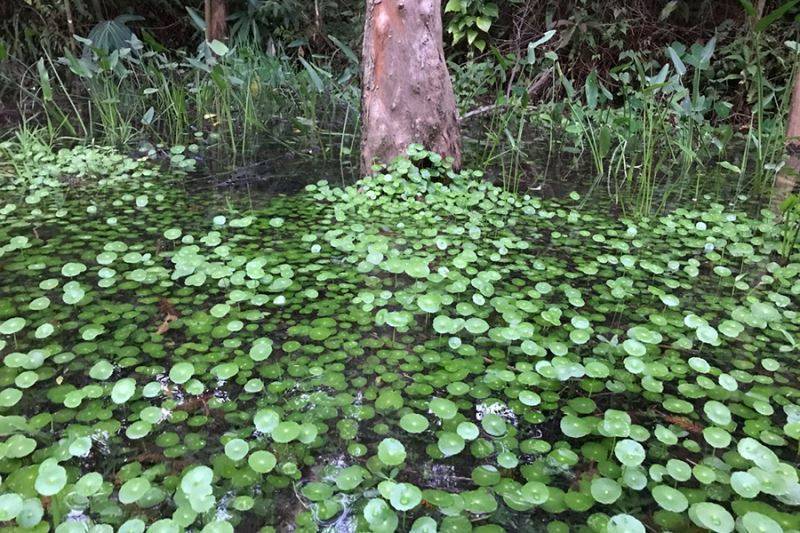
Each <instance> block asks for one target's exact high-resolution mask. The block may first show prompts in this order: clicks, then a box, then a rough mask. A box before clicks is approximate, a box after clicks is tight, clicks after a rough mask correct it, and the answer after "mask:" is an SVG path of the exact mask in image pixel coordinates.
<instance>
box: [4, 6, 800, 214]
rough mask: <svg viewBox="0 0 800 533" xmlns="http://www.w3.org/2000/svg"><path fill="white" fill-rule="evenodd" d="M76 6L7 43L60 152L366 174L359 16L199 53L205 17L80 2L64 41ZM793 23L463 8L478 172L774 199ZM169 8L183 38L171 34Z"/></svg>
mask: <svg viewBox="0 0 800 533" xmlns="http://www.w3.org/2000/svg"><path fill="white" fill-rule="evenodd" d="M278 4H280V5H278ZM540 4H541V5H540ZM556 4H557V5H556ZM661 4H664V5H661ZM62 8H63V6H51V5H39V3H38V2H32V3H31V5H30V7H28V8H26V9H20V10H17V11H15V10H13V9H12V10H11V15H10V18H9V19H8V20H7V21H6V22H5V23H4V27H5V28H7V29H8V31H7V32H6V35H7V36H6V37H4V38H3V39H2V41H0V100H2V102H3V103H4V107H5V109H0V115H2V116H10V117H16V118H17V122H22V123H23V124H24V125H25V127H27V128H38V127H43V128H44V131H45V132H46V135H47V137H48V139H47V142H49V143H52V144H57V145H67V146H69V145H72V144H74V143H81V142H90V143H100V144H106V145H112V146H115V147H118V148H125V149H140V148H142V147H144V149H145V150H147V149H150V148H151V147H157V146H159V145H163V146H175V145H180V146H189V145H192V144H196V145H197V146H199V147H200V148H201V151H202V152H203V153H204V155H203V156H202V158H203V160H204V161H213V166H214V167H215V168H214V169H213V170H220V169H223V170H230V169H232V168H235V167H237V166H241V165H248V164H256V163H258V162H259V161H261V160H263V159H265V158H267V157H268V156H269V154H267V153H265V152H267V150H265V146H267V145H268V146H270V147H274V146H275V145H278V146H280V147H281V149H282V150H284V151H287V152H291V153H293V154H295V155H296V156H297V157H310V158H313V159H323V160H333V161H338V162H339V164H340V174H341V176H342V177H343V178H344V177H345V176H346V177H348V178H349V179H351V180H354V179H355V178H357V177H358V176H357V174H358V170H357V165H356V164H355V163H356V162H357V161H358V154H357V153H356V152H357V150H358V142H357V139H358V131H359V127H360V121H359V117H360V110H359V90H358V73H359V68H360V66H359V58H358V35H359V31H360V30H359V28H360V18H359V17H360V13H361V11H360V9H361V8H360V7H359V6H356V5H354V3H352V2H348V1H340V2H323V1H321V2H314V9H315V10H316V13H315V12H314V10H312V9H311V6H308V5H299V4H298V3H294V4H291V5H290V4H285V5H284V3H276V2H270V1H264V0H261V1H256V0H253V1H248V2H231V9H232V13H231V21H230V38H229V41H228V42H227V44H223V43H221V42H216V43H206V42H204V41H203V39H202V38H201V37H199V32H200V31H201V30H202V29H203V20H202V17H201V16H199V14H198V12H197V11H196V10H195V9H194V7H192V6H189V5H186V6H184V5H183V4H182V3H181V2H176V3H175V4H174V5H172V4H170V5H168V6H167V5H163V2H159V1H156V0H153V1H151V2H146V3H142V5H141V6H140V9H141V11H142V15H143V16H144V17H145V18H144V20H142V17H138V16H137V14H136V13H130V12H129V11H126V10H125V9H122V7H121V6H120V5H118V3H115V2H111V3H109V4H108V6H106V7H103V6H100V8H99V12H97V13H94V11H98V10H96V9H93V7H92V6H91V5H89V2H82V1H78V2H76V3H75V7H74V9H75V14H76V18H77V19H79V21H80V22H81V23H80V24H78V26H76V28H75V31H76V32H77V35H79V37H76V38H72V36H69V35H67V36H65V35H63V28H61V29H59V28H58V27H57V26H53V25H54V23H55V22H56V21H59V20H61V19H59V18H58V17H59V13H61V11H62V10H63V9H62ZM185 8H188V12H187V11H186V9H185ZM176 9H177V10H178V11H175V10H176ZM796 10H797V7H796V6H795V5H794V4H793V2H791V1H789V2H766V3H764V6H763V7H762V9H761V11H760V12H759V11H758V10H757V9H756V8H755V7H753V6H752V5H751V4H750V3H749V2H722V3H719V2H717V3H715V4H714V5H711V4H710V3H709V2H698V3H692V2H683V1H670V2H666V3H664V2H661V3H659V2H652V1H648V0H630V1H626V2H622V3H620V5H618V6H616V5H615V6H610V5H607V3H604V2H591V1H588V0H578V1H574V2H569V3H555V4H554V5H550V4H549V3H547V2H543V3H536V2H510V3H505V2H501V3H499V4H494V3H492V2H488V1H484V0H469V1H468V0H458V1H455V0H454V1H452V2H448V3H447V4H446V8H445V11H446V13H445V15H446V22H447V33H448V34H449V39H448V41H449V44H448V49H447V55H448V57H449V58H450V59H451V62H450V70H451V72H452V74H453V81H454V85H455V89H456V96H457V100H458V105H459V110H460V113H461V115H462V129H463V130H464V132H465V133H466V136H467V141H468V149H467V150H465V156H466V159H467V162H468V164H469V165H470V166H473V167H476V168H484V169H486V172H487V175H488V176H490V177H491V179H493V180H495V181H496V182H497V183H502V185H503V187H504V188H505V189H507V190H515V191H516V190H524V189H536V188H540V187H542V186H547V184H548V183H549V182H559V181H568V182H581V183H583V184H586V186H585V187H584V188H592V190H595V191H606V193H607V195H608V196H609V197H610V198H612V199H613V201H614V202H615V203H617V204H618V205H619V206H620V207H621V208H622V209H623V210H624V212H625V213H626V214H627V215H631V216H646V215H650V214H654V213H658V212H660V211H662V210H664V209H665V208H666V207H668V206H671V205H675V203H676V202H678V203H679V202H681V201H686V200H690V199H693V198H699V197H701V196H702V195H704V194H713V195H715V197H716V198H717V199H718V200H719V201H727V200H729V199H730V198H735V197H736V196H737V195H739V194H745V195H747V196H749V197H752V198H760V199H764V201H766V199H767V198H768V197H769V195H770V194H771V192H772V189H773V185H774V183H775V181H776V177H777V176H778V175H779V174H780V173H781V172H783V171H784V170H785V169H786V166H785V163H786V158H785V155H786V154H785V150H784V146H785V143H786V141H787V139H786V138H785V133H786V117H787V111H788V108H789V105H790V97H791V87H792V80H793V78H794V75H795V72H796V71H797V69H798V51H799V50H798V46H797V26H796V24H794V25H793V24H792V23H791V20H792V18H793V17H796V16H797V13H796ZM155 13H162V15H163V16H164V17H165V18H166V20H165V21H172V22H171V24H169V25H167V26H165V27H167V28H174V31H170V32H163V31H156V30H157V29H159V28H160V26H156V25H155V20H153V17H154V16H155V15H154V14H155ZM62 14H63V13H62ZM46 15H49V16H51V17H52V20H50V19H48V18H47V17H46ZM117 15H120V16H117ZM104 16H105V17H108V18H109V20H99V18H102V17H104ZM112 17H113V18H112ZM324 21H328V22H329V24H328V25H325V24H323V22H324ZM303 28H305V30H304V29H303ZM198 43H199V44H198ZM0 118H2V117H0ZM12 122H13V121H12ZM15 125H16V124H15ZM206 152H207V153H206Z"/></svg>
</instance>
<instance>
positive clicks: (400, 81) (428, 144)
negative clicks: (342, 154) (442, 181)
mask: <svg viewBox="0 0 800 533" xmlns="http://www.w3.org/2000/svg"><path fill="white" fill-rule="evenodd" d="M362 54H363V60H362V64H363V73H362V84H363V88H362V96H361V112H362V124H363V125H362V131H361V170H362V173H363V174H368V173H369V172H370V168H371V166H372V164H373V163H376V162H377V163H388V162H389V161H390V160H391V159H393V158H394V157H396V156H398V155H400V154H403V153H405V151H406V148H407V147H408V145H409V144H412V143H419V144H421V145H423V146H424V147H425V148H426V149H428V150H431V151H434V152H438V153H440V154H441V155H443V156H450V157H452V158H453V159H454V166H455V167H456V168H458V167H460V165H461V136H460V132H459V127H458V111H457V110H456V101H455V96H454V95H453V85H452V83H451V81H450V74H449V73H448V72H447V64H446V63H445V60H444V48H443V44H442V6H441V0H367V11H366V20H365V23H364V44H363V51H362Z"/></svg>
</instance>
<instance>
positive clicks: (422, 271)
mask: <svg viewBox="0 0 800 533" xmlns="http://www.w3.org/2000/svg"><path fill="white" fill-rule="evenodd" d="M412 156H413V157H412V158H413V159H414V163H413V164H412V163H411V162H402V163H399V164H398V166H396V167H395V168H393V169H392V174H391V175H389V174H379V175H378V176H376V177H373V178H370V179H365V180H362V181H360V182H357V183H356V184H354V185H352V186H349V187H347V188H339V187H338V186H337V185H336V182H337V181H338V180H337V176H336V172H337V170H336V169H333V168H332V169H329V170H328V171H320V173H321V174H323V175H327V176H329V177H330V178H331V182H317V179H318V178H319V176H308V178H309V179H308V180H301V181H298V180H297V179H292V180H290V181H289V182H287V183H285V184H284V185H285V188H284V185H281V184H280V183H279V182H278V181H271V182H269V183H268V185H266V186H265V185H264V184H263V183H262V184H261V185H258V186H256V185H253V186H252V187H248V186H247V185H245V186H242V187H237V188H236V189H233V190H232V189H226V188H220V187H217V186H214V184H213V183H202V182H200V181H199V180H196V179H192V178H186V177H182V176H177V175H173V174H171V173H170V172H168V171H165V170H161V169H159V168H158V167H155V166H153V165H152V164H150V163H147V162H138V161H133V160H130V159H128V158H126V157H123V156H119V155H117V154H114V153H113V152H110V151H106V150H102V149H82V148H79V149H75V150H74V151H67V152H61V153H60V154H52V153H50V152H49V151H47V150H46V149H44V148H40V149H37V150H35V151H34V152H33V153H20V154H17V156H16V158H15V159H14V161H13V163H14V166H13V167H12V166H10V165H8V166H5V167H4V168H5V173H6V174H7V175H6V176H5V177H4V178H2V179H0V184H3V185H2V186H0V294H2V298H0V356H2V361H3V365H2V368H0V435H2V437H3V439H4V442H3V443H2V444H0V475H2V481H1V483H0V522H3V523H6V524H7V525H9V526H10V525H11V524H14V523H16V524H18V525H19V526H24V527H27V528H30V529H33V530H38V531H46V530H47V529H48V527H49V528H55V530H56V531H59V532H61V531H67V532H71V531H97V532H105V531H112V530H118V531H123V532H137V531H139V532H140V531H144V530H145V529H146V530H147V531H153V532H171V531H182V530H186V531H201V530H202V531H209V532H216V531H220V532H224V531H233V530H236V531H259V530H261V531H265V532H266V531H336V532H354V531H375V532H379V533H380V532H389V531H395V530H397V531H416V532H432V531H437V530H438V531H444V532H455V531H458V532H459V533H462V532H464V531H470V530H472V531H477V532H484V533H487V532H495V531H509V532H512V531H551V532H560V531H598V532H601V531H609V532H611V533H615V532H637V531H645V529H647V530H650V531H668V530H679V529H683V530H697V531H703V530H711V531H732V530H733V528H734V522H736V523H737V524H738V526H737V527H739V528H740V529H739V530H740V531H745V532H755V531H769V532H772V531H792V530H800V513H798V512H797V505H798V504H800V484H798V475H797V464H798V451H799V450H800V447H799V445H798V439H800V388H798V374H800V367H798V364H797V356H798V350H797V342H798V339H799V338H800V337H799V336H800V317H798V313H797V303H798V298H799V296H800V263H798V262H797V261H796V259H797V256H794V259H795V260H794V261H790V260H784V259H782V258H781V257H780V256H779V255H778V253H777V251H778V249H779V245H780V237H781V236H780V228H779V226H777V225H776V224H775V222H774V221H773V220H772V219H771V218H770V216H769V215H767V214H765V215H764V216H763V218H759V219H754V218H750V217H749V216H748V215H747V214H745V213H742V212H733V211H729V210H728V208H727V207H726V206H722V205H716V204H709V205H706V206H705V207H704V208H703V209H700V208H698V207H697V206H695V205H693V206H691V207H689V208H681V209H676V210H675V211H674V212H671V213H669V214H665V215H663V216H660V217H658V218H652V219H649V220H639V221H633V220H627V219H622V218H619V217H618V215H616V214H613V213H610V212H609V209H608V207H607V206H603V205H602V203H601V202H585V201H583V199H581V198H579V197H578V196H577V195H572V196H564V197H560V198H553V199H548V200H543V199H539V198H536V197H531V196H515V195H510V194H506V193H504V192H502V191H501V190H499V189H498V188H496V187H493V186H491V185H489V184H487V183H485V182H482V181H481V179H480V176H479V175H478V174H474V175H473V174H472V173H470V172H464V173H463V174H461V175H456V174H454V173H452V172H451V171H448V170H447V169H446V168H445V167H443V166H442V165H441V163H440V162H439V161H437V160H435V159H434V160H430V159H428V157H427V155H425V154H416V153H414V154H412ZM278 168H281V169H285V168H286V166H285V164H283V163H281V165H279V166H278ZM30 183H35V184H36V185H35V186H30V185H29V184H30ZM238 183H243V182H242V181H241V180H240V181H238ZM244 183H246V182H244ZM306 183H309V185H308V186H307V187H305V188H304V189H303V190H302V191H298V189H299V188H300V187H299V186H298V184H302V185H305V184H306ZM276 190H277V191H283V192H292V193H293V194H291V195H287V194H275V192H276ZM294 193H296V194H294Z"/></svg>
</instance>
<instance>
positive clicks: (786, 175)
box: [771, 69, 800, 211]
mask: <svg viewBox="0 0 800 533" xmlns="http://www.w3.org/2000/svg"><path fill="white" fill-rule="evenodd" d="M795 70H796V69H795ZM786 155H787V156H788V158H787V160H786V164H785V165H784V167H783V169H781V171H780V173H779V174H778V176H777V177H776V178H775V186H774V187H773V190H772V202H771V204H772V208H773V210H775V211H777V210H779V209H780V205H781V204H782V203H783V201H784V200H785V199H786V198H787V197H788V196H789V195H790V194H792V191H794V189H795V187H796V186H797V176H798V175H800V71H797V72H796V73H795V75H794V87H793V89H792V102H791V104H790V107H789V120H788V122H787V124H786Z"/></svg>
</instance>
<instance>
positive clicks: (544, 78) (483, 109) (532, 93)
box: [459, 67, 553, 122]
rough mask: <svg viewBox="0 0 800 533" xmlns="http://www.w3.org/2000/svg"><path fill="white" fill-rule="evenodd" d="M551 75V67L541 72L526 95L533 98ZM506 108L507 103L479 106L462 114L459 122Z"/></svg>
mask: <svg viewBox="0 0 800 533" xmlns="http://www.w3.org/2000/svg"><path fill="white" fill-rule="evenodd" d="M552 73H553V69H552V67H551V68H548V69H547V70H544V71H542V72H541V73H539V75H538V76H536V78H535V79H534V80H533V82H532V83H531V84H530V86H529V87H528V95H529V96H531V97H533V96H536V95H537V94H539V91H541V90H542V88H543V87H544V86H545V83H546V82H547V80H548V79H549V78H550V76H551V74H552ZM506 106H508V102H507V101H506V102H504V103H501V104H490V105H485V106H481V107H479V108H477V109H473V110H472V111H468V112H466V113H464V115H463V116H462V117H461V118H460V119H459V120H460V121H461V122H464V121H465V120H467V119H469V118H472V117H475V116H478V115H483V114H484V113H489V112H490V111H494V110H495V109H501V108H503V107H506Z"/></svg>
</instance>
